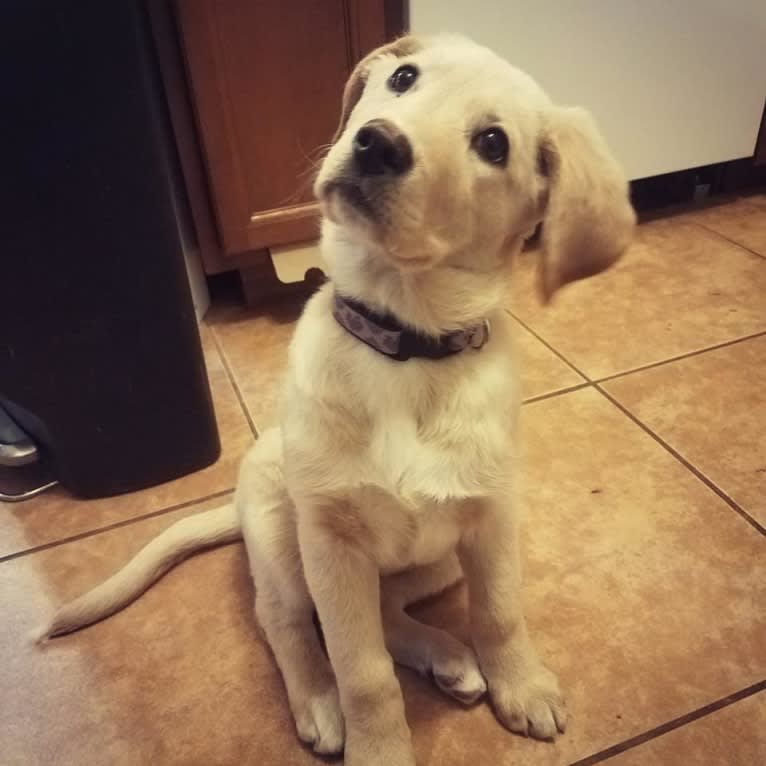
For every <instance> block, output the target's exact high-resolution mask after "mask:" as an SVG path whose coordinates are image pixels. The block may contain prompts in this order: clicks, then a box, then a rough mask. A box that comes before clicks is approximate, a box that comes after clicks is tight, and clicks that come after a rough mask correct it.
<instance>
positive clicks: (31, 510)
mask: <svg viewBox="0 0 766 766" xmlns="http://www.w3.org/2000/svg"><path fill="white" fill-rule="evenodd" d="M202 340H203V348H204V351H205V360H206V363H207V368H208V377H209V380H210V388H211V392H212V395H213V404H214V406H215V413H216V420H217V422H218V429H219V433H220V436H221V445H222V454H221V457H220V458H219V459H218V461H217V462H216V463H214V464H213V465H211V466H209V467H208V468H205V469H203V470H201V471H197V472H196V473H193V474H190V475H188V476H184V477H182V478H180V479H176V480H174V481H170V482H166V483H165V484H160V485H158V486H156V487H150V488H148V489H145V490H141V491H139V492H131V493H129V494H126V495H119V496H117V497H109V498H103V499H98V500H79V499H76V498H74V497H72V496H71V495H70V494H69V493H67V492H66V491H64V490H63V489H60V488H56V489H53V490H50V491H48V492H46V493H44V494H42V495H40V496H39V497H37V498H34V499H32V500H28V501H26V502H23V503H2V502H0V556H5V555H8V554H11V553H15V552H17V551H20V550H25V549H27V548H32V547H34V546H37V545H43V544H45V543H49V542H53V541H55V540H61V539H63V538H66V537H69V536H71V535H77V534H80V533H82V532H87V531H89V530H91V529H96V528H98V527H103V526H106V525H108V524H113V523H115V522H118V521H122V520H124V519H129V518H133V517H135V516H140V515H143V514H145V513H149V512H151V511H157V510H161V509H163V508H169V507H171V506H173V505H177V504H179V503H187V502H191V501H194V500H196V499H198V498H201V497H206V496H208V495H211V494H213V493H215V492H221V491H224V490H228V489H232V488H233V487H234V484H235V482H236V477H237V470H238V467H239V461H240V459H241V457H242V455H243V454H244V452H245V450H246V449H247V447H248V446H249V445H250V444H251V443H252V441H253V435H252V432H251V431H250V428H249V426H248V423H247V419H246V417H245V415H244V413H243V411H242V408H241V406H240V404H239V402H238V400H237V397H236V394H235V392H234V389H233V388H232V385H231V383H230V381H229V379H228V376H227V374H226V371H225V369H224V367H223V364H222V363H221V359H220V357H219V355H218V352H217V351H216V349H215V344H214V343H213V340H212V336H211V335H210V333H209V331H208V330H207V329H206V328H204V327H203V328H202Z"/></svg>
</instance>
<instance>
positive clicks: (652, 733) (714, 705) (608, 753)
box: [569, 681, 766, 766]
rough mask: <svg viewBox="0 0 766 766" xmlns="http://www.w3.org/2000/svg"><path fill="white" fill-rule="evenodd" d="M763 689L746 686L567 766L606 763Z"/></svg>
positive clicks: (763, 685)
mask: <svg viewBox="0 0 766 766" xmlns="http://www.w3.org/2000/svg"><path fill="white" fill-rule="evenodd" d="M764 689H766V681H759V682H758V683H757V684H753V685H752V686H748V687H747V688H746V689H740V690H739V691H738V692H734V694H730V695H729V696H728V697H721V699H718V700H716V701H715V702H711V703H709V704H708V705H704V706H703V707H700V708H697V709H696V710H692V711H691V712H690V713H686V714H685V715H682V716H679V717H678V718H674V719H672V720H671V721H667V722H666V723H663V724H661V725H660V726H655V727H654V728H653V729H649V730H648V731H645V732H642V733H641V734H638V735H636V736H635V737H631V738H630V739H626V740H625V741H624V742H620V743H618V744H617V745H612V746H611V747H607V748H605V749H604V750H599V751H598V752H597V753H593V755H589V756H587V757H586V758H581V759H580V760H579V761H575V762H574V763H570V764H569V766H594V764H597V763H602V762H603V761H606V760H607V759H609V758H612V757H613V756H615V755H619V754H620V753H624V752H625V751H626V750H630V749H632V748H634V747H636V746H637V745H643V744H644V743H645V742H649V741H650V740H653V739H657V737H661V736H663V735H664V734H667V733H668V732H671V731H673V730H674V729H679V728H680V727H682V726H685V725H686V724H689V723H692V722H693V721H697V720H699V719H700V718H704V717H705V716H708V715H710V714H711V713H715V712H717V711H719V710H722V709H723V708H725V707H728V706H729V705H732V704H734V703H735V702H739V701H740V700H743V699H746V698H747V697H752V696H753V695H754V694H758V692H761V691H763V690H764Z"/></svg>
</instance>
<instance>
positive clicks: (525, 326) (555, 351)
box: [506, 309, 593, 383]
mask: <svg viewBox="0 0 766 766" xmlns="http://www.w3.org/2000/svg"><path fill="white" fill-rule="evenodd" d="M506 311H507V312H508V314H509V315H510V316H512V317H513V318H514V319H515V320H516V321H517V322H518V323H519V324H520V325H521V326H522V327H523V328H524V329H525V330H526V331H527V332H529V333H531V334H532V335H534V336H535V338H537V340H539V341H540V343H542V344H543V345H544V346H545V347H546V348H547V349H548V350H549V351H552V352H553V353H554V354H555V355H556V356H557V357H558V358H559V359H561V361H562V362H564V364H565V365H567V367H570V368H571V369H573V370H574V371H575V372H576V373H577V374H578V375H579V376H580V377H581V378H583V380H586V381H587V382H588V383H592V382H593V381H592V380H591V379H590V378H589V377H588V376H587V375H586V374H585V373H584V372H583V371H582V370H580V369H578V368H577V367H575V366H574V364H572V362H570V361H569V359H567V358H566V357H565V356H564V355H563V354H562V353H561V352H560V351H559V350H558V349H556V348H554V347H553V346H552V345H551V344H550V343H548V341H547V340H545V338H543V337H542V336H541V335H538V334H537V333H536V332H535V331H534V330H533V329H532V328H531V327H530V326H529V325H528V324H527V323H526V322H524V321H523V320H522V319H520V318H519V317H518V316H516V314H514V313H513V311H510V310H509V309H506Z"/></svg>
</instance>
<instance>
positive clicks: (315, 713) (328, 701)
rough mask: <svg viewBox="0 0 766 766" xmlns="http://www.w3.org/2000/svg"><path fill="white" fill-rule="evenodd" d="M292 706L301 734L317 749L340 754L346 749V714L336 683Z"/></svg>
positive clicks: (321, 751) (300, 735)
mask: <svg viewBox="0 0 766 766" xmlns="http://www.w3.org/2000/svg"><path fill="white" fill-rule="evenodd" d="M292 708H293V716H294V717H295V725H296V728H297V729H298V737H299V738H300V739H301V741H302V742H305V743H306V744H307V745H311V747H312V748H313V750H314V752H315V753H320V754H322V755H337V754H339V753H341V752H342V751H343V744H344V740H345V733H344V726H343V714H342V713H341V709H340V700H339V699H338V690H337V688H336V687H335V686H332V687H330V688H329V689H327V690H326V691H324V692H322V693H321V694H314V695H312V696H309V697H306V698H305V699H303V700H301V701H300V702H296V703H295V704H293V706H292Z"/></svg>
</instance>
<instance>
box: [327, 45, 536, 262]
mask: <svg viewBox="0 0 766 766" xmlns="http://www.w3.org/2000/svg"><path fill="white" fill-rule="evenodd" d="M405 41H408V43H406V42H405ZM405 41H401V42H402V43H405V44H404V45H402V46H401V47H400V49H399V50H398V51H391V52H383V53H381V54H379V55H377V56H374V57H372V59H371V60H370V61H369V62H368V63H367V64H366V65H365V67H364V70H363V71H361V72H358V73H357V75H356V76H357V77H358V78H359V79H360V80H362V79H363V82H359V83H357V84H355V85H354V84H353V83H350V86H351V87H354V88H356V89H357V90H359V89H361V90H360V93H361V95H360V96H359V97H358V100H357V101H356V103H355V105H354V106H353V108H352V109H351V110H350V114H348V115H347V118H346V122H345V125H343V126H342V132H340V135H339V137H338V138H337V141H336V142H335V144H334V146H333V147H332V149H331V151H330V152H329V154H328V156H327V158H326V159H325V161H324V164H323V166H322V169H321V172H320V174H319V176H318V179H317V182H316V187H315V190H316V193H317V197H318V198H319V200H320V203H321V205H322V208H323V212H324V214H325V215H326V216H328V217H329V218H330V219H331V220H332V221H334V222H336V223H340V224H342V225H343V226H344V227H345V228H346V229H347V230H348V231H349V233H350V235H351V236H352V237H354V238H357V239H358V240H360V241H361V242H363V243H364V245H365V246H366V247H367V248H368V249H372V250H374V251H376V252H377V253H379V255H380V257H381V258H385V259H387V260H389V261H390V262H391V264H392V265H394V266H395V267H397V268H400V269H405V270H410V269H417V270H420V269H428V268H432V267H433V266H435V265H436V264H438V263H440V262H443V261H447V262H449V263H451V264H453V265H458V266H461V267H464V268H469V269H478V270H481V269H489V268H492V267H493V266H494V265H496V264H497V261H498V259H500V258H502V254H503V252H504V247H503V246H504V243H506V241H507V240H509V239H513V238H514V237H518V236H520V235H521V234H524V233H526V232H528V231H529V230H530V229H532V228H533V227H534V225H535V224H536V222H537V221H538V220H539V219H540V217H541V213H542V207H543V197H544V190H545V185H546V180H545V178H544V177H543V176H542V173H541V169H540V167H539V164H538V149H539V147H538V142H539V137H540V135H541V131H542V127H543V115H544V113H545V110H546V109H547V108H548V107H549V102H548V99H547V98H546V96H545V95H544V94H543V92H542V91H541V90H540V89H539V88H538V87H537V85H536V84H535V83H534V82H533V81H532V80H531V79H530V78H528V77H527V76H526V75H524V74H523V73H522V72H519V71H518V70H516V69H514V68H513V67H511V66H510V65H509V64H507V63H506V62H505V61H503V60H502V59H500V58H498V57H497V56H495V55H494V54H493V53H491V52H490V51H488V50H487V49H485V48H481V47H479V46H477V45H474V44H473V43H470V42H468V41H465V40H461V39H456V38H447V39H441V40H436V41H433V42H425V43H421V42H419V41H418V42H416V41H413V40H412V39H411V38H405ZM348 90H349V87H347V91H348ZM347 95H348V93H347Z"/></svg>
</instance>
